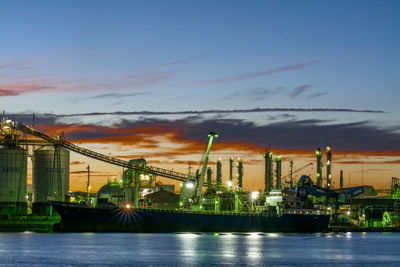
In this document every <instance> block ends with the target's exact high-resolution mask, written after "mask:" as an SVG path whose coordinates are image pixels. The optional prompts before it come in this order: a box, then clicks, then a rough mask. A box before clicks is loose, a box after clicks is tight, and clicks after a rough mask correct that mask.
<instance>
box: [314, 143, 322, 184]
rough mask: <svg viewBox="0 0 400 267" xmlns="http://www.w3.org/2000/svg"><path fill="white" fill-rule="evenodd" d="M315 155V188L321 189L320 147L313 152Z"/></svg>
mask: <svg viewBox="0 0 400 267" xmlns="http://www.w3.org/2000/svg"><path fill="white" fill-rule="evenodd" d="M315 155H316V156H317V186H319V187H322V153H321V148H320V147H319V148H318V149H317V150H316V151H315Z"/></svg>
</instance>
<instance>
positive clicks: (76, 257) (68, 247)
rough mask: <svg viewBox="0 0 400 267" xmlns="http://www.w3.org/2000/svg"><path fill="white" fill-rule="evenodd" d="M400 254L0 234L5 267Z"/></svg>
mask: <svg viewBox="0 0 400 267" xmlns="http://www.w3.org/2000/svg"><path fill="white" fill-rule="evenodd" d="M371 244H372V245H374V244H375V245H376V244H379V245H376V246H374V247H373V249H371ZM399 249H400V233H393V234H390V235H387V234H383V233H342V234H276V233H268V234H264V233H251V234H250V233H247V234H237V233H216V234H214V233H204V234H196V233H185V234H133V233H131V234H129V233H125V234H124V233H105V234H99V233H84V234H83V233H82V234H79V233H71V234H37V233H29V234H27V233H0V265H6V266H8V265H19V266H23V265H25V266H34V265H37V266H39V265H40V266H58V265H66V264H68V265H76V266H81V265H93V266H104V265H110V266H111V265H137V266H151V265H163V266H194V265H205V266H209V265H233V266H247V265H257V266H269V265H315V266H320V265H354V264H355V265H358V266H365V265H368V266H379V265H381V264H382V263H383V262H384V263H385V265H387V266H398V263H399V262H400V254H398V253H396V251H398V250H399ZM49 251H51V253H49Z"/></svg>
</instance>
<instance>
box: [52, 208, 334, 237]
mask: <svg viewBox="0 0 400 267" xmlns="http://www.w3.org/2000/svg"><path fill="white" fill-rule="evenodd" d="M52 206H53V207H54V208H55V209H56V211H57V212H58V213H59V214H60V215H61V222H60V223H58V224H56V225H55V226H54V229H53V231H59V232H145V233H154V232H158V233H161V232H322V231H324V230H326V229H327V228H328V224H329V215H316V214H313V215H312V214H283V215H282V216H276V215H272V214H263V215H262V214H259V215H256V214H250V213H243V214H237V213H231V214H221V213H205V212H189V211H176V210H153V209H124V208H119V207H109V208H90V207H82V206H78V205H74V204H70V203H60V202H58V203H57V202H53V203H52Z"/></svg>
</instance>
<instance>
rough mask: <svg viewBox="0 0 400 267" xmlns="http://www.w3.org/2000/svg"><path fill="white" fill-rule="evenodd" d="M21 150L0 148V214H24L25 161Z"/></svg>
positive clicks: (23, 151) (23, 152)
mask: <svg viewBox="0 0 400 267" xmlns="http://www.w3.org/2000/svg"><path fill="white" fill-rule="evenodd" d="M26 159H27V153H26V150H23V149H8V148H4V147H3V148H0V214H1V215H2V216H7V215H19V214H23V213H25V212H26V202H25V201H26V199H25V195H26V177H27V171H26V163H27V162H26V161H27V160H26Z"/></svg>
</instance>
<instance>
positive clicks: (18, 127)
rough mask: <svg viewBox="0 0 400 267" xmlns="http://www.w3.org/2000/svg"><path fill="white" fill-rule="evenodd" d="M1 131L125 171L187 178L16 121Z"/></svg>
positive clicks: (3, 125)
mask: <svg viewBox="0 0 400 267" xmlns="http://www.w3.org/2000/svg"><path fill="white" fill-rule="evenodd" d="M1 131H2V134H3V135H7V134H9V135H10V134H11V135H13V134H15V131H20V132H22V133H24V134H27V135H32V136H35V137H38V138H40V139H42V140H45V141H47V142H49V143H52V144H54V145H57V146H60V147H63V148H65V149H68V150H70V151H73V152H76V153H78V154H81V155H84V156H87V157H90V158H93V159H96V160H100V161H103V162H106V163H109V164H113V165H117V166H120V167H124V168H127V169H132V170H136V171H141V172H144V173H149V174H154V175H157V176H161V177H165V178H170V179H173V180H178V181H186V180H187V179H188V177H189V176H188V175H187V174H184V173H179V172H175V171H171V170H166V169H162V168H158V167H154V166H149V165H145V164H140V163H129V162H128V161H125V160H122V159H117V158H113V157H110V156H107V155H104V154H101V153H97V152H94V151H92V150H89V149H86V148H83V147H80V146H78V145H75V144H73V143H71V142H68V141H66V140H64V139H63V138H61V137H51V136H48V135H46V134H44V133H42V132H39V131H36V130H34V129H33V128H31V127H29V126H25V125H23V124H22V123H20V122H17V121H12V120H5V121H3V122H1Z"/></svg>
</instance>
